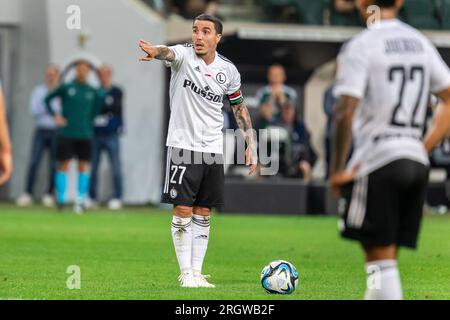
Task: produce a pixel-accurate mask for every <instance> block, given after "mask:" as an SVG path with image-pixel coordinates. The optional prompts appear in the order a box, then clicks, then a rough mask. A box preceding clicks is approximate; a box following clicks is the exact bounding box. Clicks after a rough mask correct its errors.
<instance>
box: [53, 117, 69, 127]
mask: <svg viewBox="0 0 450 320" xmlns="http://www.w3.org/2000/svg"><path fill="white" fill-rule="evenodd" d="M55 123H56V125H57V126H58V127H60V128H62V127H65V126H67V120H66V119H65V118H64V117H63V116H60V115H57V116H55Z"/></svg>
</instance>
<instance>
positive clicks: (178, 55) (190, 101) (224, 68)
mask: <svg viewBox="0 0 450 320" xmlns="http://www.w3.org/2000/svg"><path fill="white" fill-rule="evenodd" d="M170 49H171V50H172V51H173V52H174V53H175V60H174V61H172V62H171V63H170V67H171V69H172V76H171V79H170V92H169V94H170V109H171V114H170V122H169V130H168V135H167V142H166V145H167V146H168V147H176V148H181V149H187V150H192V151H198V152H207V153H217V154H222V153H223V134H222V128H223V123H224V119H223V114H222V107H223V99H224V98H225V97H226V96H229V97H230V96H232V95H233V94H235V93H236V92H240V88H241V76H240V74H239V72H238V71H237V69H236V67H235V66H234V64H233V63H231V61H229V60H228V59H226V58H225V57H223V56H221V55H220V54H218V53H217V52H216V57H215V59H214V61H213V62H212V63H211V64H210V65H206V63H205V62H204V61H203V59H202V58H200V57H198V56H197V55H196V53H195V51H194V48H193V47H192V46H191V45H176V46H173V47H170Z"/></svg>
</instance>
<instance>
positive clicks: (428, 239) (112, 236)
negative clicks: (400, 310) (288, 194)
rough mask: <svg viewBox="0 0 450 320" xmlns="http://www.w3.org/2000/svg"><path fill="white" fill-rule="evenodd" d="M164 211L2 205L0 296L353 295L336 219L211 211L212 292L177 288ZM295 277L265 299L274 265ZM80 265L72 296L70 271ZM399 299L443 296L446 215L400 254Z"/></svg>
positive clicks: (353, 264)
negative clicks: (288, 266) (82, 211)
mask: <svg viewBox="0 0 450 320" xmlns="http://www.w3.org/2000/svg"><path fill="white" fill-rule="evenodd" d="M170 221H171V215H170V212H166V211H161V210H156V209H150V208H146V209H144V208H139V209H124V210H123V212H120V213H109V212H107V211H101V210H100V211H96V212H94V213H89V214H86V215H83V216H76V215H74V214H73V213H71V212H69V211H68V212H66V213H63V214H58V213H56V212H55V211H53V210H48V209H43V208H40V207H35V208H30V209H18V208H16V207H13V206H11V205H0V299H157V300H171V299H182V300H184V299H186V300H195V299H232V300H234V299H360V298H361V297H362V295H363V293H364V289H365V273H364V269H363V259H362V254H361V252H360V249H359V246H358V245H357V244H356V243H354V242H349V241H343V240H341V239H340V238H339V236H338V234H337V227H336V226H337V219H336V218H335V217H282V216H246V215H224V214H215V215H214V217H213V220H212V229H211V240H210V244H209V250H208V253H207V256H206V261H205V266H204V273H205V274H211V275H212V278H211V282H213V283H215V284H216V285H217V288H215V289H182V288H179V286H178V282H177V276H178V267H177V262H176V258H175V254H174V251H173V247H172V240H171V236H170V232H169V227H170ZM276 259H285V260H289V261H291V262H292V263H293V264H294V265H295V266H296V267H297V269H298V271H299V273H300V281H299V287H298V289H297V291H296V292H295V293H294V294H292V295H290V296H281V295H271V294H267V293H265V291H264V290H263V289H262V288H261V285H260V281H259V276H260V272H261V270H262V268H263V267H264V266H265V265H266V264H267V263H268V262H270V261H271V260H276ZM70 265H77V266H79V267H80V268H81V289H80V290H69V289H67V287H66V280H67V277H68V276H69V274H67V273H66V270H67V267H68V266H70ZM400 268H401V277H402V281H403V289H404V292H405V298H406V299H450V281H449V279H450V217H449V216H427V217H426V218H425V220H424V224H423V228H422V233H421V240H420V247H419V250H418V251H416V252H414V251H408V250H403V251H401V257H400Z"/></svg>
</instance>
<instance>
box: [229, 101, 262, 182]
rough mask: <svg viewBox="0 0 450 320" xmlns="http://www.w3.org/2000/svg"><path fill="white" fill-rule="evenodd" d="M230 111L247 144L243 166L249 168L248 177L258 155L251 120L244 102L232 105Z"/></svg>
mask: <svg viewBox="0 0 450 320" xmlns="http://www.w3.org/2000/svg"><path fill="white" fill-rule="evenodd" d="M231 109H232V110H233V114H234V117H235V118H236V122H237V124H238V126H239V129H241V130H242V132H243V134H244V138H245V141H246V143H247V149H246V151H245V165H246V166H249V167H250V172H249V175H253V173H255V171H256V168H257V166H258V153H257V150H256V137H255V134H254V133H255V131H254V130H253V126H252V119H251V117H250V113H249V112H248V109H247V106H246V105H245V102H244V100H242V101H241V102H239V103H236V104H232V105H231Z"/></svg>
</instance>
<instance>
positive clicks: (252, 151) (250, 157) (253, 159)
mask: <svg viewBox="0 0 450 320" xmlns="http://www.w3.org/2000/svg"><path fill="white" fill-rule="evenodd" d="M245 165H246V166H247V167H250V170H249V173H248V175H249V176H252V175H253V174H254V173H255V172H256V169H257V168H258V154H257V152H256V146H255V145H254V144H251V145H249V146H248V147H247V150H245Z"/></svg>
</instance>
